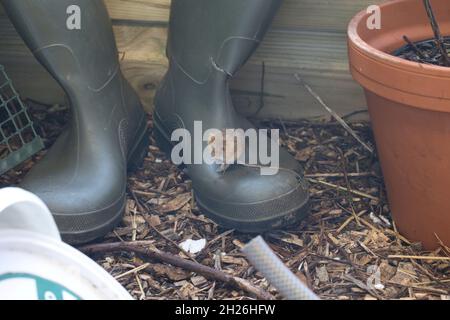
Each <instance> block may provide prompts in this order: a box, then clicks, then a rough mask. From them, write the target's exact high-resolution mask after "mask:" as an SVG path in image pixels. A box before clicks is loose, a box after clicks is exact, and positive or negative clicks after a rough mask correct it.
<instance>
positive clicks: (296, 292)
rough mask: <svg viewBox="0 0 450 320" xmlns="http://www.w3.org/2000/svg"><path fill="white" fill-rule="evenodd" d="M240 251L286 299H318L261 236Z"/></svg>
mask: <svg viewBox="0 0 450 320" xmlns="http://www.w3.org/2000/svg"><path fill="white" fill-rule="evenodd" d="M242 251H243V252H244V254H245V255H246V256H247V258H248V260H249V261H250V263H251V264H252V265H253V266H254V267H255V268H256V269H258V271H259V272H261V273H262V274H263V275H264V277H266V279H267V280H268V281H269V282H270V283H271V284H272V285H273V286H274V287H276V288H277V289H278V291H279V292H280V293H281V294H282V295H283V296H284V297H286V298H287V299H289V300H319V297H318V296H317V295H316V294H315V293H314V292H312V291H311V290H310V289H309V288H308V287H307V286H306V285H305V284H304V283H303V282H301V281H300V279H299V278H297V276H295V275H294V274H293V273H292V272H291V270H289V268H288V267H286V266H285V265H284V264H283V262H281V260H280V259H279V258H278V257H277V256H276V255H275V253H274V252H273V251H272V250H271V249H270V247H269V246H268V245H267V243H266V242H265V241H264V239H263V238H262V237H261V236H259V237H257V238H255V239H253V240H252V241H251V242H250V243H249V244H248V245H246V246H245V247H244V248H243V249H242Z"/></svg>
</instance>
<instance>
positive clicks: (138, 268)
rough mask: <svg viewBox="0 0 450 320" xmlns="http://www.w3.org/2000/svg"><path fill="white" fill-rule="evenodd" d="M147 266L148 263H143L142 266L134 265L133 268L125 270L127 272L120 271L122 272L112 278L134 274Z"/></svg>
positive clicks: (117, 278)
mask: <svg viewBox="0 0 450 320" xmlns="http://www.w3.org/2000/svg"><path fill="white" fill-rule="evenodd" d="M149 266H150V263H146V264H143V265H142V266H139V267H136V268H134V269H132V270H129V271H127V272H124V273H122V274H119V275H118V276H116V277H114V278H115V279H116V280H119V279H121V278H123V277H126V276H128V275H130V274H136V273H138V272H139V271H142V270H144V269H147V268H148V267H149Z"/></svg>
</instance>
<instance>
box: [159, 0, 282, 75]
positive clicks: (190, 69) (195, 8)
mask: <svg viewBox="0 0 450 320" xmlns="http://www.w3.org/2000/svg"><path fill="white" fill-rule="evenodd" d="M281 2H282V1H281V0H226V1H224V0H172V7H171V17H170V27H169V40H168V48H167V52H168V56H169V58H170V60H171V62H172V63H177V64H178V65H179V67H180V68H181V69H182V70H183V71H184V72H185V73H186V74H187V75H188V76H190V77H191V78H192V79H193V81H195V82H198V83H204V82H205V81H207V79H208V77H209V75H210V72H211V70H212V69H217V70H221V71H222V72H224V73H226V74H228V75H234V74H235V73H236V71H237V70H238V69H239V68H240V67H241V66H242V65H243V64H244V63H245V62H246V61H247V59H248V58H249V57H250V56H251V54H252V53H253V52H254V50H255V49H256V47H257V45H258V43H259V42H260V41H261V40H262V38H263V36H264V34H265V33H266V31H267V29H268V27H269V26H270V24H271V22H272V20H273V17H274V15H275V13H276V12H277V10H278V8H279V6H280V5H281Z"/></svg>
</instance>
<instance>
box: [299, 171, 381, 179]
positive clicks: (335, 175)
mask: <svg viewBox="0 0 450 320" xmlns="http://www.w3.org/2000/svg"><path fill="white" fill-rule="evenodd" d="M371 176H376V175H375V173H373V172H361V173H347V177H349V178H359V177H371ZM305 177H306V178H344V174H343V173H312V174H305Z"/></svg>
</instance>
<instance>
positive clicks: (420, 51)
mask: <svg viewBox="0 0 450 320" xmlns="http://www.w3.org/2000/svg"><path fill="white" fill-rule="evenodd" d="M403 40H405V42H406V43H407V44H409V45H410V46H411V48H412V49H413V50H414V52H415V53H416V54H417V56H418V57H419V58H420V59H422V61H421V62H422V63H426V61H423V60H425V59H428V58H429V57H427V54H426V53H425V52H423V51H422V50H420V48H419V47H418V46H417V45H416V44H415V43H414V42H412V41H411V40H409V38H408V37H407V36H403Z"/></svg>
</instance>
